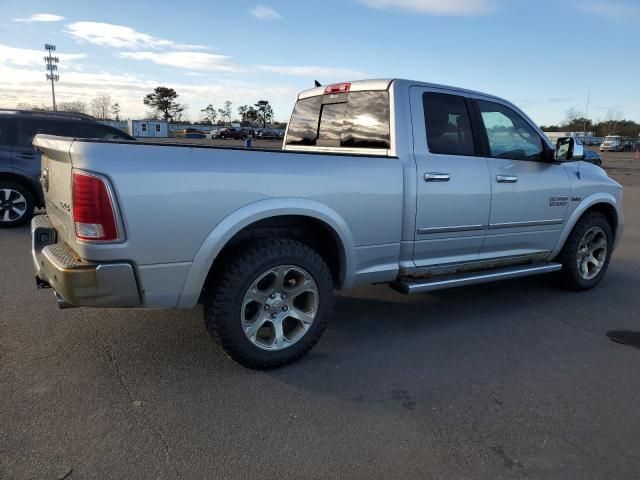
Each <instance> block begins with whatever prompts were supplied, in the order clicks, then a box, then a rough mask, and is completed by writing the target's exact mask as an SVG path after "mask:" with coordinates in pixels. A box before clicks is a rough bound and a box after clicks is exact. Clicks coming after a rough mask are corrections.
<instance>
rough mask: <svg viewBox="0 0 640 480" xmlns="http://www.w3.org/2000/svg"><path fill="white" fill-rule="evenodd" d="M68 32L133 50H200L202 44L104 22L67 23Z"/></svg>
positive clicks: (108, 44) (104, 43)
mask: <svg viewBox="0 0 640 480" xmlns="http://www.w3.org/2000/svg"><path fill="white" fill-rule="evenodd" d="M66 32H67V33H68V34H69V35H71V36H72V37H74V38H76V39H78V40H85V41H87V42H90V43H95V44H96V45H102V46H104V47H113V48H126V49H131V50H137V49H151V50H156V49H159V48H178V49H184V50H200V49H205V48H206V47H204V46H202V45H190V44H180V43H176V42H174V41H173V40H167V39H165V38H160V37H154V36H153V35H149V34H146V33H142V32H138V31H137V30H134V29H133V28H131V27H125V26H124V25H114V24H112V23H102V22H74V23H71V24H69V25H67V29H66Z"/></svg>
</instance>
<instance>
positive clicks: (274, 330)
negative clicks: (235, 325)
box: [240, 265, 319, 351]
mask: <svg viewBox="0 0 640 480" xmlns="http://www.w3.org/2000/svg"><path fill="white" fill-rule="evenodd" d="M318 300H319V293H318V286H317V285H316V282H315V280H314V279H313V277H312V276H311V275H310V274H309V272H307V271H306V270H305V269H304V268H302V267H298V266H295V265H279V266H277V267H273V268H271V269H269V270H267V271H266V272H264V273H263V274H261V275H259V276H258V278H257V279H256V280H255V281H254V282H253V283H252V284H251V286H250V287H249V289H248V290H247V292H246V293H245V295H244V300H243V301H242V311H241V313H240V321H241V324H242V331H243V332H244V334H245V336H246V337H247V338H248V339H249V341H250V342H251V343H253V344H254V345H255V346H256V347H258V348H261V349H263V350H270V351H274V350H283V349H285V348H288V347H290V346H291V345H293V344H295V343H296V342H297V341H298V340H300V339H301V338H302V337H304V335H305V334H306V333H307V331H308V330H309V328H311V325H312V324H313V321H314V320H315V318H316V314H317V312H318Z"/></svg>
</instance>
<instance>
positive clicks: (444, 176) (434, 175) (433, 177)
mask: <svg viewBox="0 0 640 480" xmlns="http://www.w3.org/2000/svg"><path fill="white" fill-rule="evenodd" d="M449 180H451V175H449V174H448V173H440V172H427V173H425V174H424V181H425V182H448V181H449Z"/></svg>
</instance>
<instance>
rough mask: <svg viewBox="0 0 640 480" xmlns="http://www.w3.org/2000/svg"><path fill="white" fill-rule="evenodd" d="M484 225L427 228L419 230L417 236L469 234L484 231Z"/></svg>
mask: <svg viewBox="0 0 640 480" xmlns="http://www.w3.org/2000/svg"><path fill="white" fill-rule="evenodd" d="M485 228H487V226H486V225H454V226H451V227H428V228H419V229H418V235H426V234H429V233H450V232H470V231H473V230H484V229H485Z"/></svg>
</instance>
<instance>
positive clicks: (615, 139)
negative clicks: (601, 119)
mask: <svg viewBox="0 0 640 480" xmlns="http://www.w3.org/2000/svg"><path fill="white" fill-rule="evenodd" d="M618 140H620V137H617V136H608V137H604V141H605V142H617V141H618Z"/></svg>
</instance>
